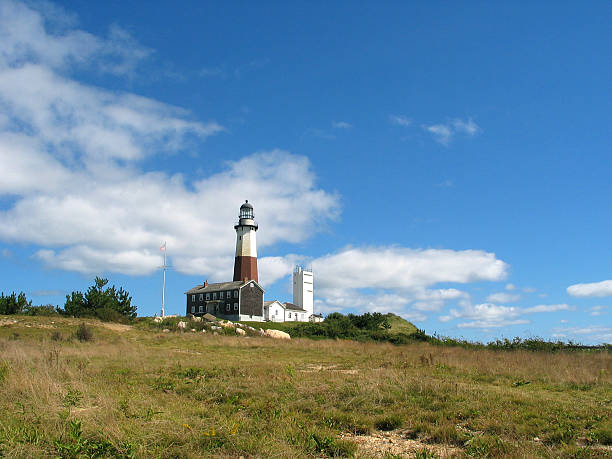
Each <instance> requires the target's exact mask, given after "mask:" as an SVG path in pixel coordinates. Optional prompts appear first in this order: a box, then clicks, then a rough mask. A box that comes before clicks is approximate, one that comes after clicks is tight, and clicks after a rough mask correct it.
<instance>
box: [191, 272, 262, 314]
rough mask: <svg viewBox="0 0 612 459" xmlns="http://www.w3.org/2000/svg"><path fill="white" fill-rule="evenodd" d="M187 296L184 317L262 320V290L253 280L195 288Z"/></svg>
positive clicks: (207, 284) (205, 284)
mask: <svg viewBox="0 0 612 459" xmlns="http://www.w3.org/2000/svg"><path fill="white" fill-rule="evenodd" d="M185 293H186V294H187V314H193V315H194V316H202V315H204V314H206V313H209V314H212V315H213V316H215V317H219V318H223V319H226V320H231V321H240V320H252V321H263V320H264V308H263V306H264V289H263V288H262V287H261V286H260V285H259V284H258V283H257V282H255V281H254V280H248V279H245V280H242V281H234V282H221V283H219V284H209V283H208V281H206V282H204V284H202V285H197V286H195V287H194V288H192V289H191V290H188V291H187V292H185Z"/></svg>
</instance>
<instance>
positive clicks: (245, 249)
mask: <svg viewBox="0 0 612 459" xmlns="http://www.w3.org/2000/svg"><path fill="white" fill-rule="evenodd" d="M253 218H254V216H253V205H252V204H249V201H245V203H244V204H242V205H241V206H240V217H239V220H238V224H237V225H236V226H234V229H235V230H236V259H235V261H234V281H241V280H244V279H245V278H246V279H248V280H254V281H255V282H258V281H259V280H258V278H257V238H256V237H255V231H257V223H255V220H253Z"/></svg>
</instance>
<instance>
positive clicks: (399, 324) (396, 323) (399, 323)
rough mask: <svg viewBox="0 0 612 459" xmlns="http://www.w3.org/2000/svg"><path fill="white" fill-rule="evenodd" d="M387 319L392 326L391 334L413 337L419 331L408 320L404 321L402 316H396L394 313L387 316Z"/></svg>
mask: <svg viewBox="0 0 612 459" xmlns="http://www.w3.org/2000/svg"><path fill="white" fill-rule="evenodd" d="M385 317H386V318H387V322H388V323H389V325H391V328H390V329H389V331H390V332H391V333H405V334H406V335H411V334H412V333H414V332H416V331H417V328H416V327H415V326H414V325H413V324H412V322H408V321H407V320H406V319H402V318H401V317H400V316H396V315H395V314H393V313H391V312H390V313H388V314H385Z"/></svg>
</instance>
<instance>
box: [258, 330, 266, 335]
mask: <svg viewBox="0 0 612 459" xmlns="http://www.w3.org/2000/svg"><path fill="white" fill-rule="evenodd" d="M257 333H259V334H260V335H261V336H264V335H265V334H266V332H265V331H264V329H263V328H258V329H257Z"/></svg>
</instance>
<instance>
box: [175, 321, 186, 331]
mask: <svg viewBox="0 0 612 459" xmlns="http://www.w3.org/2000/svg"><path fill="white" fill-rule="evenodd" d="M176 328H178V329H179V330H185V329H186V328H187V322H183V321H182V320H181V321H180V322H179V323H178V324H176Z"/></svg>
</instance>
